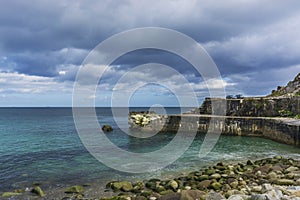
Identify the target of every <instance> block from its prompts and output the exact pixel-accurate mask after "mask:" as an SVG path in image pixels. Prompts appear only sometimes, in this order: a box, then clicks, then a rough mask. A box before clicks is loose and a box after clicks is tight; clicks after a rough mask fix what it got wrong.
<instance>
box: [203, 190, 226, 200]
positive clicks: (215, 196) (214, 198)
mask: <svg viewBox="0 0 300 200" xmlns="http://www.w3.org/2000/svg"><path fill="white" fill-rule="evenodd" d="M224 199H225V197H223V196H222V195H221V194H219V193H216V192H210V193H208V194H207V195H206V200H224Z"/></svg>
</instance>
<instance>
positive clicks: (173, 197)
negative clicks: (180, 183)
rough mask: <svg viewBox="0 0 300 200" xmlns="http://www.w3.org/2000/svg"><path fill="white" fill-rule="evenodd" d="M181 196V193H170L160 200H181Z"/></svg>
mask: <svg viewBox="0 0 300 200" xmlns="http://www.w3.org/2000/svg"><path fill="white" fill-rule="evenodd" d="M180 197H181V194H180V193H170V194H166V195H163V196H161V197H160V198H159V199H158V200H180Z"/></svg>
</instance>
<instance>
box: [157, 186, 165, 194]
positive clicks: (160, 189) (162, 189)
mask: <svg viewBox="0 0 300 200" xmlns="http://www.w3.org/2000/svg"><path fill="white" fill-rule="evenodd" d="M165 190H166V188H165V187H164V186H161V185H159V186H157V187H156V189H155V191H156V192H158V193H160V192H163V191H165Z"/></svg>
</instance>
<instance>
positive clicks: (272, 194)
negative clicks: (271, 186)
mask: <svg viewBox="0 0 300 200" xmlns="http://www.w3.org/2000/svg"><path fill="white" fill-rule="evenodd" d="M267 197H268V199H281V198H282V197H283V194H282V192H281V191H280V190H270V191H268V192H267Z"/></svg>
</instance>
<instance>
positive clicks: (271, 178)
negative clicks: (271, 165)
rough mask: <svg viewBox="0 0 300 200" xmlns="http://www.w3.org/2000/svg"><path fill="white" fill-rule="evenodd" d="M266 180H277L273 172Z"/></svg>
mask: <svg viewBox="0 0 300 200" xmlns="http://www.w3.org/2000/svg"><path fill="white" fill-rule="evenodd" d="M267 179H270V180H275V179H277V174H276V173H275V172H270V173H268V175H267Z"/></svg>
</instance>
